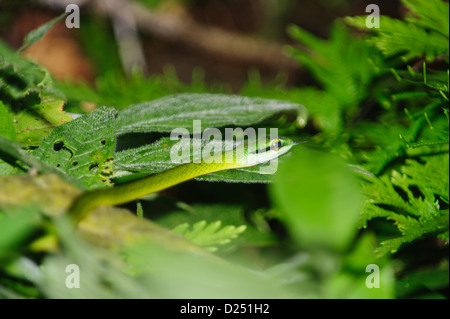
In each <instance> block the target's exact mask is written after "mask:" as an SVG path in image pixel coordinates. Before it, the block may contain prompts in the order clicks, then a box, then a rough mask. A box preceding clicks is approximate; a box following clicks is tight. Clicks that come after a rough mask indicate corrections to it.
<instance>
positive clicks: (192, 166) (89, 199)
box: [69, 138, 297, 222]
mask: <svg viewBox="0 0 450 319" xmlns="http://www.w3.org/2000/svg"><path fill="white" fill-rule="evenodd" d="M296 144H297V143H295V142H293V141H292V140H290V139H287V138H276V139H272V140H267V141H266V143H265V144H264V145H262V147H261V145H260V146H259V148H257V147H256V145H254V146H252V145H253V144H250V143H249V144H247V147H236V148H234V149H232V150H228V151H226V152H222V153H221V154H220V157H218V158H216V159H212V160H209V161H204V160H202V161H201V162H200V163H185V164H181V165H179V166H176V167H174V168H172V169H169V170H167V171H164V172H162V173H159V174H154V175H150V176H147V177H144V178H141V179H138V180H135V181H132V182H129V183H125V184H121V185H118V186H115V187H113V188H108V189H99V190H94V191H89V192H85V193H83V194H82V195H80V196H79V197H78V198H77V199H76V200H75V201H74V202H73V204H72V206H71V208H70V209H69V215H71V217H73V218H74V219H75V221H76V222H78V221H80V220H81V219H83V217H84V216H85V215H86V214H87V213H89V212H90V211H92V210H93V209H95V208H97V207H98V206H101V205H120V204H124V203H127V202H130V201H133V200H136V199H139V198H141V197H143V196H145V195H148V194H151V193H156V192H159V191H161V190H164V189H166V188H169V187H171V186H174V185H176V184H179V183H182V182H185V181H188V180H190V179H193V178H196V177H198V176H202V175H206V174H210V173H214V172H218V171H224V170H229V169H237V168H244V167H250V166H255V165H259V164H262V163H266V162H268V161H271V160H273V159H275V158H277V157H279V156H280V155H282V154H285V153H286V152H288V151H289V150H290V149H291V147H292V146H293V145H296ZM230 155H232V156H230ZM230 158H231V160H229V159H230Z"/></svg>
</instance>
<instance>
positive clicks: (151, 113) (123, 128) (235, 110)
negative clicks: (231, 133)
mask: <svg viewBox="0 0 450 319" xmlns="http://www.w3.org/2000/svg"><path fill="white" fill-rule="evenodd" d="M301 108H303V107H302V106H301V105H298V104H294V103H290V102H283V101H277V100H266V99H261V98H247V97H242V96H236V95H224V94H176V95H172V96H169V97H164V98H161V99H158V100H155V101H152V102H147V103H143V104H138V105H133V106H130V107H129V108H127V109H125V110H123V111H121V112H120V113H119V115H118V117H117V123H116V133H117V134H119V135H121V134H125V133H139V132H170V131H172V130H173V129H176V128H186V129H187V130H189V132H191V133H192V132H193V121H194V120H201V121H202V123H201V124H202V129H206V128H208V127H223V126H226V125H228V126H248V125H251V124H256V123H259V122H261V121H263V120H265V119H267V118H269V117H271V116H274V115H276V114H279V113H281V112H288V113H291V114H294V115H295V117H296V116H297V114H298V112H299V110H300V109H301Z"/></svg>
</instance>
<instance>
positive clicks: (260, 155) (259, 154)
mask: <svg viewBox="0 0 450 319" xmlns="http://www.w3.org/2000/svg"><path fill="white" fill-rule="evenodd" d="M260 144H261V143H259V144H258V145H254V146H253V147H252V146H251V145H249V149H248V153H247V156H246V157H245V160H246V164H247V166H252V165H258V164H262V163H266V162H269V161H271V160H273V159H276V158H278V157H279V156H281V155H283V154H285V153H287V152H288V151H289V150H290V149H291V148H292V146H294V145H296V144H299V143H296V142H294V141H292V140H291V139H289V138H273V139H268V140H267V141H266V142H265V143H263V144H262V145H260Z"/></svg>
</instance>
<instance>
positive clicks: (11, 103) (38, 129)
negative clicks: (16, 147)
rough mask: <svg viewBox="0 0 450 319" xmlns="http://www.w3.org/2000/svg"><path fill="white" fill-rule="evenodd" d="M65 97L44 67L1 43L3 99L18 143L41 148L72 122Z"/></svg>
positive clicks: (0, 67) (1, 90)
mask: <svg viewBox="0 0 450 319" xmlns="http://www.w3.org/2000/svg"><path fill="white" fill-rule="evenodd" d="M61 97H62V94H61V93H60V92H58V91H57V90H55V88H54V86H53V80H52V78H51V76H50V74H49V73H48V71H47V70H45V69H44V68H43V67H41V66H38V65H36V64H34V63H32V62H30V61H28V60H25V59H22V58H20V57H19V56H18V55H16V54H15V53H13V52H12V51H10V49H9V48H8V47H6V45H5V44H3V43H2V42H1V41H0V100H1V101H2V102H3V104H4V106H5V107H6V108H7V110H8V113H9V117H10V118H11V119H12V121H13V125H14V130H15V132H16V137H15V139H17V140H18V141H19V142H23V143H25V144H27V145H29V146H35V145H38V144H39V142H40V141H41V140H42V138H43V137H44V136H46V135H47V134H48V133H50V131H51V129H53V128H54V127H56V126H58V125H61V124H62V123H64V122H67V121H69V120H71V117H70V116H69V115H67V114H65V113H64V112H63V110H62V108H63V105H64V100H63V99H62V98H61Z"/></svg>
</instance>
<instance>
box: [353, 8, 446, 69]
mask: <svg viewBox="0 0 450 319" xmlns="http://www.w3.org/2000/svg"><path fill="white" fill-rule="evenodd" d="M403 2H404V4H405V5H406V6H407V7H408V8H409V9H410V10H411V11H410V13H409V14H408V16H407V18H406V21H401V20H397V19H393V18H390V17H387V16H381V17H380V28H373V29H371V31H372V32H374V33H375V34H376V35H375V36H374V37H372V38H371V40H370V42H372V43H373V44H374V45H375V46H376V47H377V48H378V49H379V50H380V51H381V52H382V53H383V54H384V55H386V56H394V55H398V54H399V55H401V56H402V57H403V59H404V60H405V61H408V60H411V59H414V58H417V57H421V56H424V55H425V57H426V58H427V60H431V61H432V60H434V59H435V57H437V56H441V55H445V54H447V55H448V52H449V44H448V40H449V33H448V28H449V14H448V11H449V10H448V3H445V2H444V1H441V0H431V1H428V0H404V1H403ZM345 21H346V22H347V23H349V24H350V25H352V26H354V27H357V28H359V29H361V30H366V31H367V26H366V16H360V17H346V18H345ZM411 43H414V45H411Z"/></svg>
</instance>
